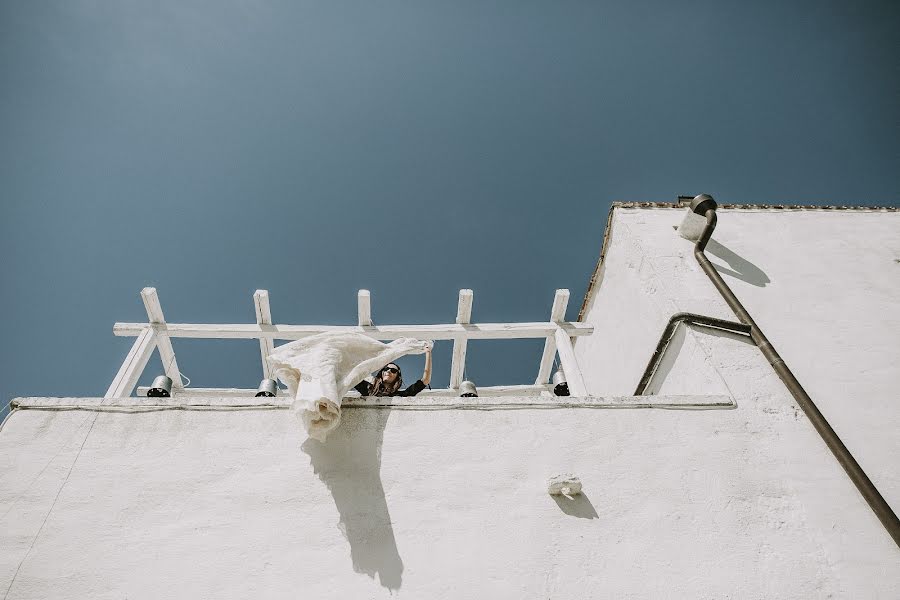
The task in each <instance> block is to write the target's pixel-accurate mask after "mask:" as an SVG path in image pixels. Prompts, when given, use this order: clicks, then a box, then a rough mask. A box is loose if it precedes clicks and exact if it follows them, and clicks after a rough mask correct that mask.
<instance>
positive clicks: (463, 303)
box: [450, 290, 474, 389]
mask: <svg viewBox="0 0 900 600" xmlns="http://www.w3.org/2000/svg"><path fill="white" fill-rule="evenodd" d="M473 298H474V294H473V292H472V290H459V302H458V303H457V305H456V324H457V325H468V324H469V323H470V322H471V321H472V300H473ZM467 345H468V340H467V339H466V338H457V339H455V340H454V341H453V360H452V361H451V363H450V388H451V389H456V388H458V387H459V384H460V383H462V380H463V373H464V372H465V369H466V346H467Z"/></svg>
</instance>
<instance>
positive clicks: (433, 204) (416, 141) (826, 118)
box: [0, 0, 900, 405]
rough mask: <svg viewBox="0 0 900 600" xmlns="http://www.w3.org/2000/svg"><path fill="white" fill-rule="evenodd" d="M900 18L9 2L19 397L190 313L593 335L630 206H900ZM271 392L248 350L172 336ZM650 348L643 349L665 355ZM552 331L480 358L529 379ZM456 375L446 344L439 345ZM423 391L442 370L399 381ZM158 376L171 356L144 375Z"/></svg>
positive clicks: (12, 376) (103, 373)
mask: <svg viewBox="0 0 900 600" xmlns="http://www.w3.org/2000/svg"><path fill="white" fill-rule="evenodd" d="M898 30H900V5H898V4H897V3H896V2H883V3H878V2H812V1H809V2H723V1H708V2H705V1H697V2H668V1H647V2H639V1H638V2H628V3H618V4H612V3H602V2H521V1H517V2H379V3H373V2H357V3H345V2H314V3H309V2H265V1H260V2H249V1H247V2H227V1H216V2H185V1H183V0H179V1H163V2H154V3H149V2H85V1H77V0H76V1H65V2H62V1H60V2H2V3H0V256H2V262H0V269H2V271H0V276H2V287H0V310H2V314H3V315H4V319H3V324H4V327H3V332H4V335H3V337H2V345H0V401H2V403H3V404H4V405H5V404H6V403H7V402H8V400H9V399H11V398H13V397H15V396H24V395H53V396H63V395H72V396H96V395H100V394H102V393H103V392H104V391H105V389H106V387H107V386H108V385H109V382H110V380H111V379H112V377H113V376H114V374H115V372H116V370H117V368H118V366H119V364H120V362H121V360H122V359H123V358H124V356H125V354H126V353H127V351H128V348H129V347H130V344H131V340H130V339H127V338H115V337H113V336H112V333H111V328H112V324H113V322H115V321H142V320H145V318H146V317H145V314H144V310H143V306H142V304H141V300H140V297H139V291H140V289H141V288H142V287H144V286H147V285H153V286H156V287H157V288H158V290H159V294H160V297H161V299H162V303H163V308H164V310H165V312H166V317H167V319H168V320H169V321H172V322H252V321H253V319H254V311H253V304H252V294H253V291H254V290H255V289H257V288H266V289H268V290H270V294H271V298H272V310H273V313H274V317H275V320H276V321H277V322H282V323H297V324H312V323H335V324H347V323H354V322H355V318H356V317H355V311H356V290H358V289H360V288H367V289H370V290H371V291H372V298H373V300H372V302H373V316H374V319H375V321H376V322H377V323H380V324H389V323H425V322H448V321H452V319H453V318H454V316H455V311H456V299H457V292H458V290H459V289H460V288H463V287H468V288H472V289H474V290H475V303H474V310H473V318H474V320H476V321H521V320H542V319H545V318H547V315H548V314H549V309H550V304H551V302H552V298H553V292H554V290H555V289H556V288H560V287H567V288H570V289H571V290H572V301H571V303H570V309H569V312H568V316H569V318H571V319H574V318H575V317H576V315H577V309H578V306H579V305H580V302H581V298H582V297H583V295H584V291H585V288H586V285H587V281H588V277H589V275H590V272H591V270H592V268H593V266H594V263H595V261H596V258H597V255H598V252H599V245H600V241H601V237H602V234H603V228H604V225H605V218H606V213H607V210H608V208H609V204H610V202H612V201H614V200H655V201H670V200H672V199H674V197H675V196H676V195H678V194H695V193H700V192H708V193H712V194H714V195H715V196H716V197H717V199H719V200H720V201H721V202H738V203H740V202H756V203H792V204H793V203H802V204H819V203H823V204H865V205H869V204H871V205H875V204H879V205H892V206H897V205H900V186H898V175H897V173H898V172H900V168H898V167H900V164H898V162H900V160H898V158H900V141H898V140H900V136H898V124H900V121H898V116H900V109H898V106H900V103H898V98H900V73H898V69H897V66H896V57H897V55H898V53H897V50H898V47H897V43H896V41H895V40H896V32H897V31H898ZM175 350H176V353H177V354H178V357H179V363H180V364H181V367H182V369H183V370H184V371H185V373H186V374H187V375H188V376H190V377H191V378H192V380H193V385H197V386H219V385H222V386H241V387H253V386H255V385H256V383H257V382H258V380H259V378H260V375H261V372H260V365H259V354H258V346H257V345H256V343H255V342H253V341H234V342H225V341H184V340H176V341H175ZM650 350H651V349H649V348H648V355H649V352H650ZM540 351H541V344H540V343H538V342H499V341H498V342H481V343H473V344H472V345H471V346H470V352H469V368H468V375H469V376H470V378H472V379H474V380H475V381H476V382H478V383H482V384H484V385H488V384H512V383H530V382H531V381H532V380H533V378H534V375H535V373H536V370H537V363H538V360H539V357H540ZM435 353H436V354H435V360H436V362H435V383H438V384H441V385H446V379H447V377H448V373H449V362H450V360H449V353H450V346H449V343H447V342H445V343H443V344H440V343H439V344H438V346H437V347H436V349H435ZM402 366H403V367H404V374H405V378H406V379H407V380H408V381H411V380H412V379H415V377H417V376H418V373H417V371H418V370H419V369H420V368H421V357H410V358H408V359H405V360H404V362H403V363H402ZM159 370H160V365H159V360H158V358H156V357H154V358H153V359H152V361H151V363H150V366H149V368H148V375H147V377H145V379H149V378H151V377H152V375H153V374H155V373H157V372H158V371H159Z"/></svg>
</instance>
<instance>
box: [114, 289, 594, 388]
mask: <svg viewBox="0 0 900 600" xmlns="http://www.w3.org/2000/svg"><path fill="white" fill-rule="evenodd" d="M141 298H142V299H143V301H144V307H145V308H146V310H147V318H148V322H147V323H116V324H115V325H114V326H113V333H114V334H115V335H118V336H133V337H136V338H137V339H136V341H135V343H134V345H133V346H132V348H131V351H130V352H129V353H128V355H127V356H126V357H125V360H124V361H123V362H122V366H121V367H120V368H119V372H118V373H117V374H116V377H115V378H114V379H113V382H112V384H111V385H110V386H109V389H108V390H107V391H106V397H107V398H110V397H113V398H119V397H126V396H130V395H131V394H132V392H134V389H135V386H136V385H137V381H138V380H139V379H140V377H141V375H142V374H143V372H144V368H145V367H146V365H147V361H148V360H149V359H150V355H151V354H152V353H153V349H154V348H157V349H158V350H159V355H160V360H161V361H162V364H163V369H164V370H165V373H166V375H168V376H169V377H170V378H171V379H172V382H173V388H172V394H173V395H176V394H186V393H190V394H193V395H205V396H210V395H221V396H237V395H243V396H247V395H249V396H252V395H254V394H255V393H256V390H255V389H253V390H251V389H234V388H191V389H189V390H186V389H185V388H184V387H182V385H181V375H180V371H179V368H178V362H177V361H176V359H175V351H174V350H173V348H172V342H171V338H178V337H183V338H211V339H236V338H237V339H258V340H259V347H260V356H261V359H262V372H263V377H273V375H272V373H271V371H270V367H269V364H268V362H267V361H266V356H268V355H269V354H270V353H271V352H272V350H273V348H274V346H273V341H274V340H298V339H301V338H304V337H308V336H311V335H316V334H318V333H324V332H326V331H353V332H358V333H362V334H364V335H368V336H370V337H373V338H375V339H378V340H393V339H397V338H400V337H413V338H419V339H427V340H453V359H452V363H451V365H450V382H449V385H448V387H447V388H445V389H440V390H432V395H456V393H457V392H458V388H459V384H460V383H461V382H462V378H463V373H464V371H465V363H466V346H467V343H468V341H469V340H475V339H480V340H485V339H523V338H531V339H534V338H543V339H544V340H545V341H544V352H543V354H542V356H541V362H540V365H539V366H538V374H537V378H536V379H535V382H534V385H533V386H495V387H479V394H481V395H484V396H490V395H492V394H494V395H508V394H510V393H516V394H521V395H530V394H535V393H541V392H545V391H547V390H549V386H548V385H547V380H548V379H549V377H550V371H551V369H552V367H553V359H554V358H555V356H556V355H557V354H559V361H560V364H561V365H562V368H563V370H564V371H565V373H566V379H567V380H568V384H569V391H570V392H571V394H572V396H587V389H586V388H585V386H584V379H583V377H582V374H581V369H580V368H579V366H578V362H577V361H576V359H575V352H574V350H573V349H572V339H571V338H573V337H576V336H582V335H590V334H592V333H593V326H591V325H588V324H586V323H576V322H569V321H565V314H566V306H567V305H568V302H569V290H556V295H555V297H554V299H553V307H552V309H551V311H550V320H549V321H539V322H534V323H471V322H470V321H471V316H472V301H473V293H472V290H460V291H459V304H458V308H457V313H456V322H455V323H450V324H439V325H374V324H373V322H372V308H371V295H370V294H369V291H368V290H360V291H359V293H358V295H357V311H358V315H357V316H358V319H357V322H358V325H276V324H274V323H273V322H272V312H271V309H270V308H269V292H267V291H266V290H257V291H256V293H255V294H253V302H254V305H255V307H256V323H255V324H196V323H167V322H166V320H165V317H164V316H163V311H162V307H161V306H160V303H159V297H158V295H157V293H156V288H149V287H148V288H144V289H143V290H142V291H141ZM138 391H139V393H140V392H144V393H145V392H146V390H144V389H139V390H138ZM424 393H425V392H423V394H424Z"/></svg>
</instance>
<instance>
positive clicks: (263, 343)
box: [253, 290, 275, 379]
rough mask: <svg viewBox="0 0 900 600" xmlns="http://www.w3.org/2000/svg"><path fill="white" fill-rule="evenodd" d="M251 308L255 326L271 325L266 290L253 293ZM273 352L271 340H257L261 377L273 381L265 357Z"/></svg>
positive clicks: (273, 346)
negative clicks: (254, 315)
mask: <svg viewBox="0 0 900 600" xmlns="http://www.w3.org/2000/svg"><path fill="white" fill-rule="evenodd" d="M253 306H254V307H255V308H256V323H257V325H260V326H263V325H271V324H272V309H271V308H270V307H269V291H268V290H256V291H255V292H254V293H253ZM274 350H275V344H274V343H273V341H272V338H268V337H263V338H259V354H260V358H261V359H262V370H263V377H265V378H267V379H275V375H273V374H272V368H271V367H270V366H269V361H267V360H266V357H267V356H269V355H270V354H272V352H273V351H274Z"/></svg>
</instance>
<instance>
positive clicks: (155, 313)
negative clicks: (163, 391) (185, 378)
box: [141, 287, 182, 389]
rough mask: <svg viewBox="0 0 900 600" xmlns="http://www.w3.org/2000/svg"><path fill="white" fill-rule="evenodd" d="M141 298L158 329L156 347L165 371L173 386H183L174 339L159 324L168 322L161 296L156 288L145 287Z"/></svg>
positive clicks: (152, 322) (151, 322)
mask: <svg viewBox="0 0 900 600" xmlns="http://www.w3.org/2000/svg"><path fill="white" fill-rule="evenodd" d="M141 300H143V301H144V308H145V309H146V310H147V318H148V319H149V320H150V324H151V325H154V326H156V327H154V329H156V332H157V335H156V347H157V349H158V350H159V358H160V360H161V361H162V364H163V371H164V372H165V374H166V375H167V376H168V377H169V379H171V380H172V388H173V389H174V388H181V387H182V383H181V371H180V370H179V369H178V362H177V361H176V360H175V350H174V349H173V348H172V341H171V340H170V339H169V336H168V335H167V334H166V333H165V331H164V330H160V329H159V326H164V325H165V324H166V318H165V316H163V310H162V305H160V303H159V296H158V295H157V293H156V288H152V287H145V288H144V289H142V290H141Z"/></svg>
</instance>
